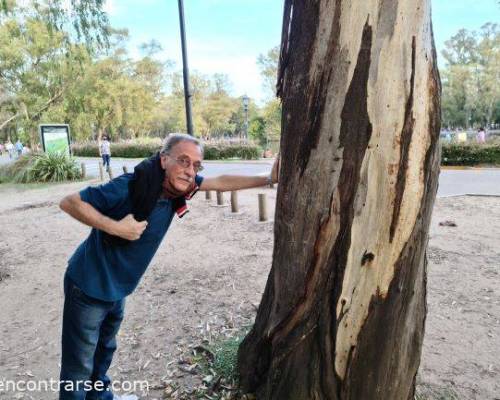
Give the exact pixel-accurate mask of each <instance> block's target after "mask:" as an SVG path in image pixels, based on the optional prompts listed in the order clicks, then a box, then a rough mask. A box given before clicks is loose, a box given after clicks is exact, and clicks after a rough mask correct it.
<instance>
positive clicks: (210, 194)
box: [205, 190, 212, 200]
mask: <svg viewBox="0 0 500 400" xmlns="http://www.w3.org/2000/svg"><path fill="white" fill-rule="evenodd" d="M205 200H212V192H211V191H210V190H207V191H206V192H205Z"/></svg>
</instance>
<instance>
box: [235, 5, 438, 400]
mask: <svg viewBox="0 0 500 400" xmlns="http://www.w3.org/2000/svg"><path fill="white" fill-rule="evenodd" d="M278 94H279V95H280V96H281V99H282V102H283V118H282V132H283V133H282V139H281V158H282V167H281V172H280V184H279V189H278V198H277V205H276V218H275V220H276V222H275V245H274V255H273V265H272V269H271V272H270V275H269V279H268V282H267V286H266V289H265V293H264V296H263V299H262V302H261V304H260V307H259V310H258V313H257V317H256V321H255V325H254V327H253V329H252V331H251V332H250V333H249V334H248V336H247V337H246V338H245V340H244V342H243V343H242V345H241V347H240V351H239V360H238V363H239V371H240V374H241V385H242V388H243V389H244V390H246V391H250V392H256V393H257V398H258V399H273V400H288V399H290V400H293V399H356V400H373V399H381V400H382V399H383V400H391V399H394V400H407V399H412V398H413V394H414V386H415V376H416V373H417V369H418V366H419V362H420V354H421V346H422V339H423V334H424V323H425V315H426V255H425V252H426V247H427V241H428V228H429V220H430V217H431V212H432V207H433V202H434V198H435V195H436V189H437V180H438V174H439V147H438V138H439V128H440V101H439V98H440V83H439V76H438V72H437V65H436V55H435V50H434V41H433V35H432V27H431V15H430V0H399V1H397V0H368V1H367V0H351V1H342V0H336V1H335V0H308V1H303V0H300V1H299V0H295V1H294V0H286V1H285V13H284V20H283V36H282V43H281V56H280V68H279V76H278Z"/></svg>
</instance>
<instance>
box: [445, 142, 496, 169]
mask: <svg viewBox="0 0 500 400" xmlns="http://www.w3.org/2000/svg"><path fill="white" fill-rule="evenodd" d="M441 164H442V165H457V166H458V165H464V166H472V165H479V164H490V165H500V145H498V144H493V145H490V144H483V145H478V144H444V145H443V147H442V153H441Z"/></svg>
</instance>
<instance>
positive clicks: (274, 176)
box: [271, 153, 280, 183]
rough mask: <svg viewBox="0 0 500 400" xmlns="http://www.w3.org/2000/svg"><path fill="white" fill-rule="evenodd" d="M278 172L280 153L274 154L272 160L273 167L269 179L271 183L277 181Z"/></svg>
mask: <svg viewBox="0 0 500 400" xmlns="http://www.w3.org/2000/svg"><path fill="white" fill-rule="evenodd" d="M279 174H280V153H278V154H277V155H276V159H275V160H274V164H273V169H272V170H271V181H272V182H273V183H278V177H279Z"/></svg>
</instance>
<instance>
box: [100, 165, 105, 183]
mask: <svg viewBox="0 0 500 400" xmlns="http://www.w3.org/2000/svg"><path fill="white" fill-rule="evenodd" d="M99 177H100V178H101V181H103V180H104V167H103V166H102V161H99Z"/></svg>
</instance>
